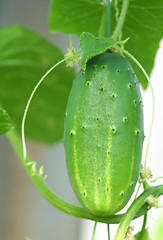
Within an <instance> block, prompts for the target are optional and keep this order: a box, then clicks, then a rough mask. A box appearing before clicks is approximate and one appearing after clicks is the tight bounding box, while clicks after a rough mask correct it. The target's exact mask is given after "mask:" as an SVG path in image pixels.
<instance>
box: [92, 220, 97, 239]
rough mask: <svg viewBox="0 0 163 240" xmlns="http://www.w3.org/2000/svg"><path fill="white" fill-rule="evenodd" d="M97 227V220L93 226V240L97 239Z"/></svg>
mask: <svg viewBox="0 0 163 240" xmlns="http://www.w3.org/2000/svg"><path fill="white" fill-rule="evenodd" d="M96 227H97V222H95V224H94V227H93V233H92V240H95V233H96Z"/></svg>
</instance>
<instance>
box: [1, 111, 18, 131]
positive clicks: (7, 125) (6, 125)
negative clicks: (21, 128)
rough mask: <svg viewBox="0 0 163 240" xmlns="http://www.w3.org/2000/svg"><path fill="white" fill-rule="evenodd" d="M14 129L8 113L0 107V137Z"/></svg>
mask: <svg viewBox="0 0 163 240" xmlns="http://www.w3.org/2000/svg"><path fill="white" fill-rule="evenodd" d="M14 127H15V124H14V122H13V121H12V120H11V118H10V116H9V115H8V113H7V112H6V111H5V110H4V109H2V108H1V106H0V135H2V134H4V133H6V132H8V131H9V130H11V129H13V128H14Z"/></svg>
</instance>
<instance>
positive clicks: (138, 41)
mask: <svg viewBox="0 0 163 240" xmlns="http://www.w3.org/2000/svg"><path fill="white" fill-rule="evenodd" d="M118 2H119V5H118V7H119V9H121V7H122V0H119V1H118ZM114 4H115V0H113V2H112V20H111V21H112V30H114V28H115V25H116V21H115V9H114ZM127 37H130V40H129V41H128V42H127V44H126V45H125V49H126V50H128V51H129V52H130V53H131V54H132V55H133V56H134V57H135V58H136V59H137V60H138V61H139V62H140V63H141V64H142V65H143V67H144V68H145V70H146V71H147V73H148V74H150V73H151V71H152V68H153V65H154V58H155V55H156V52H157V50H158V48H159V42H160V40H161V39H162V37H163V1H162V0H157V1H153V0H133V1H130V3H129V8H128V12H127V16H126V20H125V23H124V27H123V31H122V38H123V39H126V38H127ZM130 62H131V64H132V65H133V67H134V70H135V72H136V75H137V77H138V79H139V81H140V82H141V84H142V86H143V87H144V88H146V87H147V80H146V79H145V77H144V75H143V74H142V72H141V70H140V69H138V67H137V66H136V65H135V64H133V62H132V61H130Z"/></svg>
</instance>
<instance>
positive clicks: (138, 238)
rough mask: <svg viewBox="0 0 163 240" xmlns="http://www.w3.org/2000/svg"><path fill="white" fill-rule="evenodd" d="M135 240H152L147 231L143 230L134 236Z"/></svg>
mask: <svg viewBox="0 0 163 240" xmlns="http://www.w3.org/2000/svg"><path fill="white" fill-rule="evenodd" d="M134 239H135V240H152V239H151V238H150V235H149V232H148V230H147V229H143V230H142V231H140V232H139V233H137V234H136V235H135V236H134Z"/></svg>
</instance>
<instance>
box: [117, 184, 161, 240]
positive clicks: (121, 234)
mask: <svg viewBox="0 0 163 240" xmlns="http://www.w3.org/2000/svg"><path fill="white" fill-rule="evenodd" d="M162 194H163V185H160V186H157V187H153V188H149V189H147V190H146V191H145V192H143V193H142V194H141V195H140V196H139V197H138V198H137V199H136V200H135V201H134V202H133V203H132V204H131V206H130V207H129V209H128V210H127V212H126V213H125V215H124V217H123V219H122V221H121V222H120V225H119V227H118V230H117V232H116V235H115V238H114V240H124V239H125V235H126V232H127V229H128V227H129V225H130V222H131V221H132V220H133V218H134V216H135V214H136V212H137V211H138V210H139V209H140V208H141V207H142V205H143V204H144V203H145V201H146V199H147V197H148V196H150V195H152V196H159V195H162Z"/></svg>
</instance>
